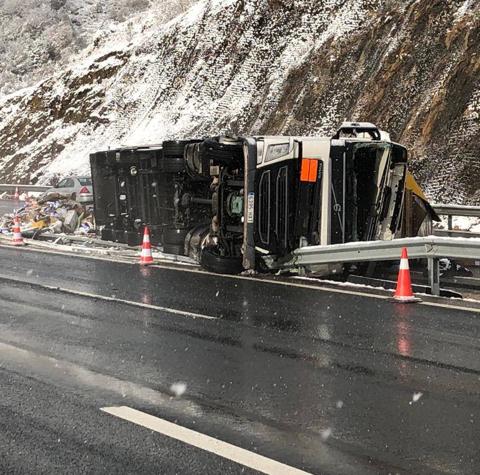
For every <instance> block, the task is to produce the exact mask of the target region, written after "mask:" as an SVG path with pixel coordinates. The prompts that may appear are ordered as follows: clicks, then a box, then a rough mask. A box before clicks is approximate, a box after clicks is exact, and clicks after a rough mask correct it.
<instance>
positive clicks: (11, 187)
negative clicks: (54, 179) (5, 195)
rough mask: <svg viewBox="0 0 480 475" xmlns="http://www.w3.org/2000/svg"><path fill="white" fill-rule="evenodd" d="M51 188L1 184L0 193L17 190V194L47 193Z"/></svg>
mask: <svg viewBox="0 0 480 475" xmlns="http://www.w3.org/2000/svg"><path fill="white" fill-rule="evenodd" d="M50 188H51V186H41V185H11V184H2V183H0V192H2V191H12V192H15V190H16V189H18V192H19V193H22V192H29V191H32V192H39V193H40V192H43V191H47V190H49V189H50Z"/></svg>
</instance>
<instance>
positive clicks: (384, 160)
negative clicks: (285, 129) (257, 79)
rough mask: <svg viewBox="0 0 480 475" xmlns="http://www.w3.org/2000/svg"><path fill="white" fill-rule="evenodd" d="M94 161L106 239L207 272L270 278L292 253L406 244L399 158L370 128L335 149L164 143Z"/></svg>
mask: <svg viewBox="0 0 480 475" xmlns="http://www.w3.org/2000/svg"><path fill="white" fill-rule="evenodd" d="M90 161H91V168H92V179H93V186H94V194H95V216H96V222H97V226H99V228H100V229H101V235H102V239H105V240H111V241H119V242H126V243H128V244H131V245H138V244H140V242H141V236H142V230H143V227H144V226H145V225H148V226H149V227H150V231H151V235H152V242H153V243H154V244H155V245H158V246H159V247H161V248H162V249H163V251H164V252H165V253H170V254H177V255H187V256H190V257H192V258H194V259H196V260H197V261H198V262H200V263H201V265H202V266H203V267H204V268H206V269H208V270H211V271H214V272H220V273H238V272H242V271H245V270H246V271H248V270H251V271H254V270H263V271H268V270H269V269H270V268H278V264H279V262H280V263H281V262H282V260H285V259H288V256H289V255H290V253H291V252H292V251H293V250H295V249H297V248H298V247H302V246H309V245H328V244H338V243H345V242H353V241H369V240H390V239H393V238H395V237H400V236H401V235H402V233H405V229H404V226H403V224H402V223H403V222H404V219H403V217H404V216H403V215H404V213H403V210H404V200H405V184H406V180H407V150H406V149H405V147H403V146H401V145H399V144H396V143H393V142H391V141H390V138H389V136H388V134H386V133H385V132H381V131H380V130H378V128H377V127H375V126H374V125H372V124H368V123H352V122H351V123H345V124H343V125H342V127H341V128H340V130H339V131H338V132H337V134H336V135H335V136H334V137H332V138H328V137H285V136H277V137H274V136H271V137H270V136H263V137H253V136H252V137H232V136H219V137H209V138H204V139H201V140H182V141H166V142H163V144H161V145H159V146H145V147H129V148H122V149H117V150H108V151H104V152H97V153H94V154H92V155H91V157H90ZM410 232H411V231H410ZM415 232H416V231H415Z"/></svg>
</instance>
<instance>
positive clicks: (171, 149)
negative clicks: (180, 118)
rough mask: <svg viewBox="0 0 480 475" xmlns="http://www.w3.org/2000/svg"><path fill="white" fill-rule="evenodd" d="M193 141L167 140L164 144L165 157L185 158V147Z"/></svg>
mask: <svg viewBox="0 0 480 475" xmlns="http://www.w3.org/2000/svg"><path fill="white" fill-rule="evenodd" d="M192 142H193V141H192V140H166V141H165V142H163V145H162V146H163V156H164V157H183V152H184V151H185V147H186V146H187V145H188V144H190V143H192Z"/></svg>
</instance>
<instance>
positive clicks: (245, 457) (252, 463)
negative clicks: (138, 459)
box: [101, 406, 311, 475]
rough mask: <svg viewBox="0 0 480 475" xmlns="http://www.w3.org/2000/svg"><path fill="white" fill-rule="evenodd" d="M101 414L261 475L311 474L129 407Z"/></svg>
mask: <svg viewBox="0 0 480 475" xmlns="http://www.w3.org/2000/svg"><path fill="white" fill-rule="evenodd" d="M101 411H103V412H106V413H108V414H110V415H112V416H115V417H118V418H120V419H123V420H125V421H129V422H132V423H134V424H137V425H139V426H142V427H145V428H147V429H150V430H153V431H155V432H158V433H159V434H163V435H166V436H167V437H171V438H172V439H176V440H179V441H181V442H184V443H186V444H189V445H192V446H194V447H197V448H199V449H202V450H205V451H206V452H210V453H212V454H215V455H219V456H220V457H223V458H225V459H228V460H231V461H233V462H236V463H238V464H241V465H244V466H245V467H249V468H252V469H253V470H257V471H258V472H261V473H266V474H269V475H311V474H310V473H308V472H304V471H303V470H300V469H298V468H294V467H291V466H289V465H285V464H283V463H281V462H277V461H276V460H272V459H269V458H267V457H264V456H263V455H259V454H256V453H255V452H250V451H249V450H245V449H242V448H241V447H237V446H236V445H232V444H229V443H228V442H223V441H222V440H219V439H215V438H214V437H210V436H208V435H205V434H201V433H200V432H195V431H193V430H191V429H187V428H186V427H182V426H180V425H178V424H173V423H172V422H169V421H166V420H165V419H160V418H158V417H155V416H151V415H150V414H146V413H145V412H141V411H137V410H136V409H132V408H131V407H127V406H118V407H103V408H101Z"/></svg>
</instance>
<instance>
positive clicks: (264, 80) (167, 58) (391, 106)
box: [0, 0, 480, 202]
mask: <svg viewBox="0 0 480 475" xmlns="http://www.w3.org/2000/svg"><path fill="white" fill-rule="evenodd" d="M479 54H480V5H479V3H478V2H475V1H473V0H466V1H464V0H462V1H456V0H432V1H428V2H425V1H419V0H416V1H414V0H410V1H405V2H394V1H390V0H325V1H323V2H318V1H317V0H295V1H291V0H288V1H287V0H270V1H267V0H210V1H203V2H200V3H198V4H197V5H195V6H194V7H193V8H192V9H191V10H190V11H189V12H188V13H187V14H185V15H183V16H180V17H178V18H176V19H175V20H173V21H172V22H170V23H168V24H166V25H159V24H158V23H156V22H154V21H151V19H149V18H147V19H145V20H142V21H140V20H139V21H138V22H136V23H135V25H134V26H132V25H130V27H129V28H128V29H127V28H126V29H124V30H122V31H119V32H117V34H116V36H115V37H112V38H111V41H110V42H109V43H107V44H106V45H104V46H102V48H100V49H99V48H95V47H92V48H91V49H90V50H89V51H88V57H86V59H85V60H83V61H82V62H81V63H80V64H77V65H76V66H75V67H74V68H72V69H71V70H68V71H65V72H62V73H59V74H58V75H56V76H55V77H52V78H49V79H46V80H45V81H43V82H42V83H40V84H39V85H38V86H36V87H33V88H31V89H29V90H25V91H21V92H19V93H17V94H15V95H13V96H9V97H7V98H5V99H4V100H3V101H1V102H0V121H1V125H0V166H1V171H0V181H5V180H7V181H12V180H18V179H22V180H29V179H34V180H35V179H38V178H42V177H43V178H42V179H45V178H46V177H48V175H49V174H51V173H53V172H63V173H65V172H67V171H86V170H87V169H88V153H89V152H90V151H92V150H95V149H98V148H105V147H107V146H110V145H111V146H116V145H119V144H139V143H158V142H160V141H161V140H163V139H165V138H167V137H182V136H201V135H205V134H212V133H218V132H233V133H242V134H245V133H258V134H267V133H284V134H309V135H312V134H331V133H332V132H333V131H334V130H335V128H336V126H337V125H338V123H339V122H341V121H342V120H343V119H344V118H352V119H355V120H368V121H372V122H376V123H377V124H378V125H379V126H381V127H382V128H384V129H386V130H389V131H390V132H391V133H392V136H393V138H394V139H395V140H397V141H399V142H402V143H404V144H406V145H407V146H408V147H409V149H410V151H411V156H412V167H413V169H414V172H415V174H416V175H417V177H418V178H419V179H420V180H421V181H422V182H423V184H424V185H425V187H426V190H427V193H428V194H429V195H430V196H431V197H432V198H434V199H438V200H441V201H456V202H460V201H463V202H480V191H479V180H478V176H479V172H480V145H479V144H480V120H479V113H480V74H479V72H480V57H479Z"/></svg>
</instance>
